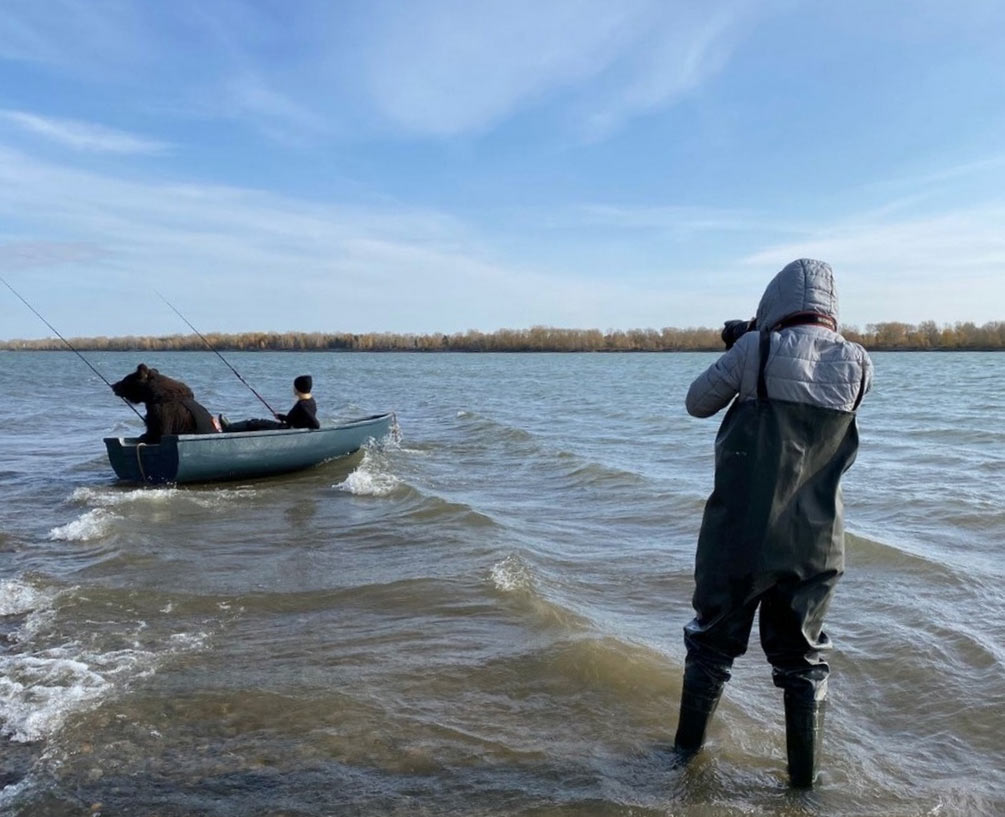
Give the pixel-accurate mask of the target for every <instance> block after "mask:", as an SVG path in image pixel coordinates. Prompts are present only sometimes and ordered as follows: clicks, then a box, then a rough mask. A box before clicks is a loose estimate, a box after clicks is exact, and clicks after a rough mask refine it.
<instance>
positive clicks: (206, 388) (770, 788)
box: [0, 352, 1005, 817]
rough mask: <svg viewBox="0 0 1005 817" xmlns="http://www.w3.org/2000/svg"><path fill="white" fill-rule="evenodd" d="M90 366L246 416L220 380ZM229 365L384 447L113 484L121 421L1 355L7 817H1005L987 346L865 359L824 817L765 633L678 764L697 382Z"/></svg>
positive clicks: (128, 364) (552, 368) (106, 359)
mask: <svg viewBox="0 0 1005 817" xmlns="http://www.w3.org/2000/svg"><path fill="white" fill-rule="evenodd" d="M88 358H89V359H90V360H91V361H92V362H93V363H94V365H95V366H96V367H97V368H98V369H99V370H100V371H102V372H103V373H104V374H105V376H106V377H107V378H108V379H109V380H116V379H118V378H120V377H121V376H123V375H125V374H126V373H127V372H129V371H131V370H132V369H133V368H135V366H136V364H137V363H139V362H140V361H141V360H142V361H143V362H146V363H147V364H149V365H151V366H156V367H158V368H159V369H160V370H161V371H163V372H164V373H166V374H169V375H172V376H174V377H177V378H180V379H182V380H185V381H186V382H187V383H189V384H190V385H191V386H192V387H193V389H194V390H195V392H196V396H197V398H198V399H200V401H201V402H203V403H204V404H205V405H207V406H208V407H209V408H210V409H211V410H213V411H216V412H224V413H225V414H227V415H228V416H229V417H230V418H231V419H237V418H240V417H247V416H265V414H266V410H265V408H264V406H262V405H261V404H260V403H258V402H257V400H256V399H255V397H254V396H253V395H252V394H251V393H250V392H249V391H248V390H247V389H246V388H245V387H244V386H243V385H242V384H241V383H240V382H239V381H238V379H237V378H236V377H234V375H233V374H232V373H231V372H230V371H229V370H228V369H227V368H226V367H225V366H224V365H223V363H221V361H220V360H219V359H218V358H216V357H215V356H214V355H212V354H209V353H205V354H203V353H148V354H144V355H139V354H121V353H100V354H97V353H96V354H92V355H89V356H88ZM227 359H228V360H229V361H230V362H231V363H232V364H233V365H234V366H235V368H236V369H237V370H238V371H240V372H241V374H242V375H243V376H244V378H245V379H246V380H247V381H248V382H249V383H251V384H252V385H254V386H255V388H256V389H257V390H258V391H259V392H260V393H261V394H262V395H263V396H265V397H266V399H267V400H268V401H269V402H270V403H271V404H272V405H273V406H274V407H275V408H276V409H277V410H279V411H285V410H287V409H288V408H289V405H290V404H292V402H293V399H292V394H291V391H290V383H291V381H292V379H293V377H294V376H295V375H297V374H301V373H303V372H309V373H311V374H312V375H313V376H314V383H315V389H314V391H315V395H316V397H317V400H318V403H319V406H320V414H321V416H322V417H323V418H325V419H330V420H339V419H348V418H351V417H355V416H361V415H365V414H371V413H375V412H377V411H381V410H385V409H391V410H394V411H396V412H397V417H398V422H399V424H400V429H401V434H400V439H398V440H396V441H395V440H388V441H385V443H384V445H383V446H380V447H372V448H369V449H367V450H365V451H363V452H360V453H358V454H356V455H353V456H352V457H349V458H348V459H346V460H344V461H339V462H332V463H328V464H326V465H323V466H320V467H318V468H316V469H312V470H310V471H306V472H302V473H299V474H296V475H292V476H287V477H281V478H274V479H268V480H257V481H250V482H243V483H234V484H225V485H218V486H199V487H190V488H142V487H135V486H129V485H122V484H119V483H117V482H116V481H115V479H114V475H113V474H112V472H111V469H110V467H109V465H108V462H107V459H106V457H105V454H104V448H103V444H102V442H101V438H102V437H103V436H119V435H128V434H132V433H135V431H136V430H137V428H138V426H139V421H138V419H137V417H136V416H135V415H134V414H132V413H131V412H130V411H128V409H127V408H126V407H125V406H124V405H123V404H122V403H121V402H120V401H118V400H117V399H115V398H114V397H113V396H112V395H111V394H110V392H109V391H108V389H107V388H106V387H105V386H104V385H103V384H102V383H101V382H100V381H99V380H98V379H97V378H96V377H95V376H94V375H93V374H92V373H91V372H90V371H89V370H88V369H87V368H86V367H85V366H84V364H83V363H82V362H81V361H80V360H79V359H78V358H76V357H75V356H74V355H72V354H70V353H68V352H67V353H14V352H9V353H0V392H2V394H3V395H4V400H3V402H2V405H0V418H2V419H0V785H2V786H3V790H2V794H0V813H3V814H8V815H12V816H13V817H29V816H30V817H48V816H50V815H51V816H53V817H55V816H56V815H80V814H92V815H96V814H99V813H100V814H104V815H130V816H134V817H148V816H149V817H153V816H154V815H157V817H181V816H182V815H185V816H186V817H187V816H188V815H192V816H193V817H194V816H195V815H212V816H213V817H217V816H219V817H223V816H224V815H226V817H259V816H261V817H264V816H265V815H276V816H278V815H284V816H285V817H321V816H322V815H406V814H407V815H441V814H442V815H465V816H467V815H470V816H471V817H480V816H481V815H535V817H572V816H573V815H575V816H576V817H580V816H582V817H594V816H596V817H628V815H633V816H634V817H648V815H675V817H676V816H680V817H710V816H711V815H716V816H718V815H727V816H728V815H816V814H819V815H828V816H829V817H852V815H885V816H886V817H894V816H897V815H912V816H913V815H938V816H939V817H946V816H947V815H969V816H971V817H972V816H973V815H996V814H1002V813H1005V771H1003V770H1005V591H1003V587H1005V566H1003V560H1002V558H1001V548H1002V546H1003V543H1005V489H1003V484H1005V355H1001V354H994V353H987V354H982V353H949V354H937V353H933V354H927V353H916V354H906V353H899V354H898V353H885V354H876V355H875V356H874V360H875V363H876V369H877V376H876V384H875V388H874V390H873V393H872V394H870V395H869V396H868V397H867V399H866V401H865V403H864V404H863V407H862V409H861V410H860V413H859V422H860V427H861V431H862V448H861V451H860V454H859V460H858V462H857V463H856V464H855V466H854V467H853V468H852V470H851V471H850V472H849V474H848V476H847V477H846V480H845V501H846V521H847V528H848V531H849V535H848V538H847V539H848V541H847V549H848V558H847V573H846V575H845V577H844V579H843V580H842V583H841V584H840V585H839V588H838V592H837V594H836V598H835V600H834V604H833V606H832V609H831V613H830V615H829V618H828V622H827V624H828V626H827V630H828V632H829V634H830V636H831V638H832V639H833V641H834V643H835V645H836V649H835V652H834V654H833V657H832V659H831V666H832V669H833V672H832V676H831V699H830V700H831V705H830V710H829V713H828V717H829V720H828V727H827V735H826V744H825V749H824V755H823V763H822V766H823V770H824V771H823V774H822V777H821V782H820V785H819V786H818V787H817V788H816V789H815V790H813V791H811V792H794V791H791V790H789V789H788V787H787V785H786V773H785V757H784V728H783V714H782V705H781V692H780V691H779V690H777V689H776V688H775V687H773V686H772V684H771V680H770V667H769V666H768V665H767V663H766V661H765V659H764V656H763V653H762V652H761V649H760V646H759V644H758V641H757V638H756V631H755V635H754V637H753V638H752V639H751V647H750V650H749V652H748V653H747V655H746V656H744V657H743V658H741V659H739V661H738V662H737V666H736V671H735V673H734V679H733V681H732V682H731V683H730V684H729V687H728V688H727V691H726V695H725V698H724V700H723V703H722V705H721V706H720V708H719V711H718V713H717V715H716V719H715V721H714V723H713V726H712V727H711V731H710V740H709V743H708V746H707V749H706V751H704V752H703V753H702V754H700V755H699V756H698V757H697V758H696V759H695V761H694V762H693V763H692V764H691V766H689V767H688V768H687V769H685V770H672V769H671V768H670V764H669V762H668V760H669V755H668V747H669V745H670V743H671V741H672V737H673V729H674V726H675V722H676V709H677V702H678V699H679V694H680V684H681V681H680V676H681V669H682V661H683V654H684V649H683V643H682V638H681V628H682V626H683V625H684V624H685V623H686V622H687V620H688V619H689V618H690V615H691V609H690V594H691V590H692V568H693V557H694V545H695V538H696V535H697V531H698V526H699V523H700V518H701V511H702V506H703V503H704V500H705V498H706V496H707V494H708V493H709V491H710V490H711V486H712V444H713V439H714V436H715V432H716V429H717V427H718V421H719V418H714V419H711V420H696V419H693V418H690V417H688V416H687V415H686V413H685V411H684V409H683V397H684V393H685V391H686V389H687V385H688V384H689V383H690V381H691V380H692V379H693V377H694V376H695V375H696V374H697V373H698V372H699V371H701V370H702V369H703V368H704V367H705V366H707V365H708V364H709V363H711V362H712V361H713V360H714V359H715V356H714V355H706V354H649V355H645V354H641V355H633V354H618V355H598V354H594V355H588V354H587V355H578V354H572V355H546V354H541V355H536V354H528V355H478V354H471V355H456V354H431V355H421V354H363V353H354V354H327V353H311V354H300V353H257V354H237V353H235V354H232V355H228V356H227ZM755 626H756V625H755Z"/></svg>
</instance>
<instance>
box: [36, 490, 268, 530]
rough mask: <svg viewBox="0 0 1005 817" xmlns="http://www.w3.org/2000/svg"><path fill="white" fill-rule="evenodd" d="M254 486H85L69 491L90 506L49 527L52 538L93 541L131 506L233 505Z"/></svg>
mask: <svg viewBox="0 0 1005 817" xmlns="http://www.w3.org/2000/svg"><path fill="white" fill-rule="evenodd" d="M255 494H256V492H255V490H254V489H253V488H249V487H241V488H218V487H214V488H211V489H199V488H129V489H121V488H115V487H95V486H83V487H79V488H76V489H75V490H74V491H73V493H72V494H71V495H70V498H69V502H70V504H73V505H84V506H91V507H90V509H89V510H86V511H84V512H83V513H82V514H81V515H80V516H78V517H77V518H76V519H74V520H72V521H70V522H67V523H66V524H64V525H57V526H56V527H54V528H52V529H51V530H50V531H49V535H48V538H49V539H50V540H53V541H66V542H90V541H93V540H96V539H101V538H103V537H105V536H107V535H109V534H110V533H112V531H113V530H114V529H115V527H116V524H117V523H119V522H121V521H122V520H123V519H125V515H124V513H123V510H124V509H126V508H128V507H135V506H139V507H151V508H160V507H165V506H171V505H178V504H179V503H181V504H182V505H191V506H195V507H197V508H206V509H218V508H219V509H222V508H228V507H231V506H232V505H233V503H234V501H235V500H236V499H243V498H248V497H253V496H255Z"/></svg>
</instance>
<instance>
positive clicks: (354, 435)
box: [105, 412, 395, 484]
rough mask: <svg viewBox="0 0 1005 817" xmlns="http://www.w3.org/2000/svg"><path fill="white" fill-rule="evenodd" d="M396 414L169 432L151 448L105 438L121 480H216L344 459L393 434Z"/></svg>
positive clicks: (130, 439)
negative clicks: (317, 424) (314, 424)
mask: <svg viewBox="0 0 1005 817" xmlns="http://www.w3.org/2000/svg"><path fill="white" fill-rule="evenodd" d="M394 422H395V421H394V414H393V413H392V412H388V413H386V414H374V415H372V416H370V417H361V418H359V419H357V420H350V421H349V422H345V423H339V424H338V425H322V427H321V428H320V429H300V428H295V429H292V428H285V429H268V430H262V431H234V430H231V429H233V428H235V427H236V428H240V423H235V424H234V425H232V426H229V427H228V430H227V431H224V432H221V433H218V434H166V435H165V436H163V437H162V438H161V441H160V443H158V444H156V445H150V444H147V443H143V442H140V440H139V439H138V438H136V437H105V447H106V448H107V449H108V461H109V462H110V463H111V465H112V468H113V469H114V470H115V473H116V475H117V476H118V478H119V479H121V480H126V481H128V482H145V483H154V484H162V483H176V484H180V483H187V482H216V481H219V480H233V479H245V478H249V477H262V476H271V475H273V474H285V473H288V472H290V471H299V470H302V469H304V468H310V467H311V466H313V465H317V464H319V463H321V462H324V461H326V460H331V459H335V458H336V457H344V456H346V455H348V454H352V453H353V452H355V451H358V450H359V449H360V448H362V447H363V446H364V445H365V444H366V443H367V441H368V440H375V441H380V440H382V439H384V438H385V437H387V436H388V435H389V434H391V433H392V429H393V428H394Z"/></svg>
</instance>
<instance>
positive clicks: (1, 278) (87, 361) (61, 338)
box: [0, 276, 145, 422]
mask: <svg viewBox="0 0 1005 817" xmlns="http://www.w3.org/2000/svg"><path fill="white" fill-rule="evenodd" d="M0 281H2V282H3V285H4V286H5V287H7V289H9V290H10V291H11V292H13V293H14V295H16V296H17V299H18V300H19V301H21V303H23V304H24V305H25V306H26V307H28V309H30V310H31V311H32V312H34V313H35V315H36V316H37V317H38V319H39V320H40V321H42V323H44V324H45V325H46V326H48V327H49V329H51V330H52V331H53V332H54V333H55V334H56V337H58V338H59V339H60V340H61V341H63V343H65V344H66V345H67V347H68V348H69V350H70V351H71V352H73V353H74V354H75V355H76V356H77V357H79V358H80V359H81V360H82V361H84V363H86V364H87V368H89V369H90V370H91V371H92V372H94V373H95V374H96V375H97V376H98V377H100V378H101V379H102V381H104V383H105V385H106V386H108V388H110V389H112V384H111V383H109V382H108V380H107V379H106V378H105V376H104V375H103V374H102V373H101V372H99V371H98V370H97V369H95V368H94V366H92V365H91V362H90V361H89V360H88V359H87V358H86V357H84V356H83V355H82V354H80V352H78V351H77V350H76V349H74V348H73V345H72V344H71V343H70V341H68V340H67V339H66V338H64V337H63V336H62V335H61V334H59V331H58V330H57V329H56V327H55V326H53V325H52V324H51V323H49V321H47V320H46V319H45V318H43V317H42V316H41V315H40V314H39V312H38V310H37V309H35V307H33V306H32V305H31V304H30V303H28V302H27V301H26V300H25V299H24V298H22V297H21V294H20V293H19V292H18V291H17V290H16V289H14V287H12V286H11V285H10V284H8V283H7V280H6V279H5V278H3V277H2V276H0ZM112 391H115V390H114V389H112ZM116 396H117V397H119V399H120V400H122V402H123V403H125V404H126V405H127V406H129V408H131V409H132V410H133V413H134V414H135V415H136V416H137V417H139V418H140V419H141V420H143V415H142V414H140V412H139V409H137V408H136V406H134V405H133V404H132V403H130V402H129V401H128V400H126V398H125V397H121V396H119V395H116ZM144 422H145V421H144Z"/></svg>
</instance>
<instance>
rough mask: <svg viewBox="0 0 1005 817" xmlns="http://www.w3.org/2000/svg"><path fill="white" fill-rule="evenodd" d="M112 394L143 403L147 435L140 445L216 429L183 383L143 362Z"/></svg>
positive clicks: (113, 389)
mask: <svg viewBox="0 0 1005 817" xmlns="http://www.w3.org/2000/svg"><path fill="white" fill-rule="evenodd" d="M112 391H114V392H115V393H116V394H117V395H118V396H119V397H124V398H125V399H126V400H128V401H129V402H130V403H143V404H144V405H145V406H146V409H147V416H146V417H144V418H143V420H144V422H145V423H146V426H147V430H146V433H145V434H144V435H143V436H142V437H140V441H141V442H145V443H151V444H155V443H159V442H160V440H161V437H162V436H164V435H165V434H211V433H213V432H215V431H216V430H217V428H216V426H215V424H214V423H213V417H212V415H211V414H210V413H209V412H208V411H207V410H206V409H205V408H204V407H203V406H201V405H200V404H199V403H197V402H196V401H195V395H193V394H192V390H191V389H190V388H189V387H188V386H186V385H185V384H184V383H182V382H181V381H180V380H172V379H171V378H170V377H167V376H165V375H162V374H161V373H160V372H158V371H157V370H156V369H150V368H147V366H146V364H144V363H141V364H140V365H139V366H137V367H136V371H135V372H132V373H131V374H127V375H126V376H125V377H123V378H122V379H121V380H120V381H119V382H118V383H113V384H112Z"/></svg>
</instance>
